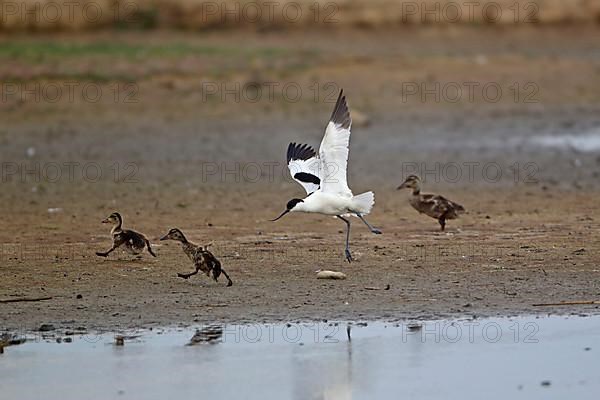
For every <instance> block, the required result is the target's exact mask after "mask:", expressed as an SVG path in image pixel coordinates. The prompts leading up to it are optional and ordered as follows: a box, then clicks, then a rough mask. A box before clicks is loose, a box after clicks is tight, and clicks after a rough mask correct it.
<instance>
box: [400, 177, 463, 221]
mask: <svg viewBox="0 0 600 400" xmlns="http://www.w3.org/2000/svg"><path fill="white" fill-rule="evenodd" d="M404 188H409V189H412V196H411V197H410V200H409V203H410V205H411V206H413V208H414V209H415V210H417V211H418V212H420V213H423V214H426V215H429V216H430V217H431V218H435V219H437V220H438V222H439V223H440V226H441V227H442V231H443V230H444V229H445V228H446V220H447V219H455V218H458V216H459V215H460V214H462V213H464V212H465V208H464V207H463V206H461V205H460V204H458V203H455V202H453V201H450V200H448V199H447V198H445V197H443V196H440V195H437V194H421V179H419V177H418V176H416V175H409V176H408V177H407V178H406V180H405V181H404V182H403V183H402V185H400V186H398V189H397V190H400V189H404Z"/></svg>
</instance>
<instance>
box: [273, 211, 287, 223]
mask: <svg viewBox="0 0 600 400" xmlns="http://www.w3.org/2000/svg"><path fill="white" fill-rule="evenodd" d="M289 212H290V210H284V211H283V212H282V213H281V214H280V215H279V217H277V218H275V219H272V220H271V222H275V221H277V220H278V219H280V218H281V217H283V216H284V215H285V214H287V213H289Z"/></svg>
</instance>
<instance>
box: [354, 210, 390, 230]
mask: <svg viewBox="0 0 600 400" xmlns="http://www.w3.org/2000/svg"><path fill="white" fill-rule="evenodd" d="M356 216H357V217H358V218H360V220H361V221H362V222H364V224H365V225H366V226H367V228H369V230H370V231H371V233H374V234H376V235H381V234H382V233H383V232H381V231H380V230H379V229H377V228H374V227H373V226H372V225H371V224H369V223H368V222H367V220H366V219H365V218H364V217H363V216H362V215H360V214H359V213H356Z"/></svg>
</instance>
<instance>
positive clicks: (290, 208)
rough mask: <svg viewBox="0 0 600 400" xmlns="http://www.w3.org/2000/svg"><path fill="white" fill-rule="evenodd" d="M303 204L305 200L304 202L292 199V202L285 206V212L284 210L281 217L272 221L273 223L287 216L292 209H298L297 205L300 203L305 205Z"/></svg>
mask: <svg viewBox="0 0 600 400" xmlns="http://www.w3.org/2000/svg"><path fill="white" fill-rule="evenodd" d="M303 202H304V200H302V199H291V200H290V201H288V203H287V204H286V206H285V210H283V212H282V213H281V214H280V215H279V217H277V218H275V219H272V220H271V221H277V220H278V219H279V218H281V217H283V216H284V215H285V214H287V213H289V212H290V211H292V208H294V207H296V205H297V204H298V203H303Z"/></svg>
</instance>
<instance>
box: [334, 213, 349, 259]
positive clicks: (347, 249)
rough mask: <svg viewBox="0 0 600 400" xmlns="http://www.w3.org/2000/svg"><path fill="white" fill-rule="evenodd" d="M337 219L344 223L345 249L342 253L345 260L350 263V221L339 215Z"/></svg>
mask: <svg viewBox="0 0 600 400" xmlns="http://www.w3.org/2000/svg"><path fill="white" fill-rule="evenodd" d="M337 217H338V218H339V219H341V220H342V221H344V222H345V223H346V227H347V229H346V249H345V251H344V253H345V254H346V260H347V261H348V262H352V254H350V221H348V220H347V219H346V218H344V217H342V216H340V215H338V216H337Z"/></svg>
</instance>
